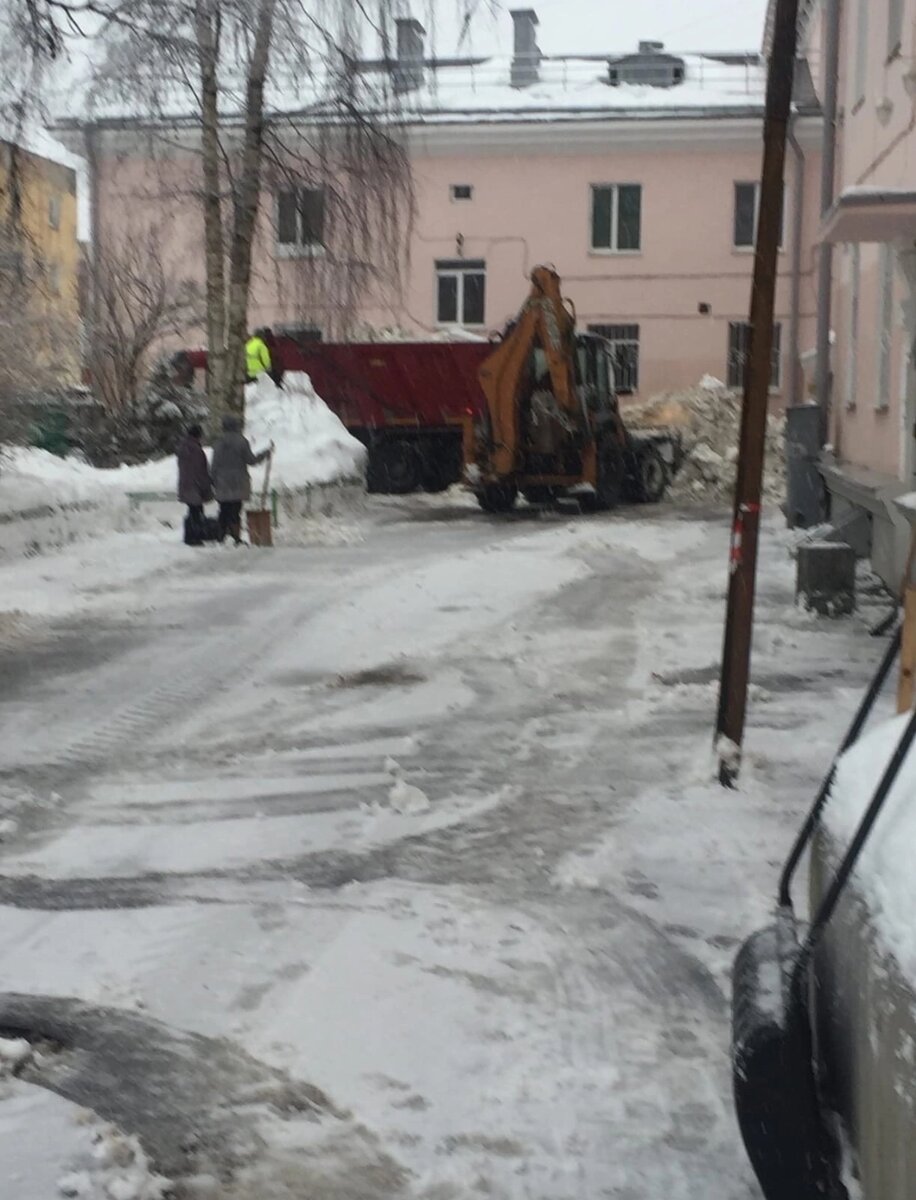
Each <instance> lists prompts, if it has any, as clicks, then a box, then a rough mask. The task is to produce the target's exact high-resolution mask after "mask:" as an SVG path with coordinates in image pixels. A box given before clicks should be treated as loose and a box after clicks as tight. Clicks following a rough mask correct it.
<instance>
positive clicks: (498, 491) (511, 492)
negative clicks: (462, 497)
mask: <svg viewBox="0 0 916 1200" xmlns="http://www.w3.org/2000/svg"><path fill="white" fill-rule="evenodd" d="M517 499H518V488H517V487H516V486H515V484H514V483H488V484H487V485H486V487H484V488H483V489H482V491H479V492H478V493H477V503H478V504H479V505H480V507H481V508H482V509H483V511H484V512H488V513H507V512H511V511H512V509H513V508H514V507H515V501H516V500H517Z"/></svg>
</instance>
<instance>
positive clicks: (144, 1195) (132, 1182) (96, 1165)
mask: <svg viewBox="0 0 916 1200" xmlns="http://www.w3.org/2000/svg"><path fill="white" fill-rule="evenodd" d="M57 1188H58V1191H59V1192H60V1194H61V1196H71V1197H76V1198H79V1200H164V1197H166V1196H169V1195H171V1192H172V1184H171V1181H170V1180H168V1179H165V1178H163V1176H161V1175H157V1174H155V1172H154V1171H153V1170H152V1169H151V1167H150V1162H149V1159H148V1158H147V1156H146V1153H145V1151H144V1150H143V1147H142V1146H141V1145H140V1143H139V1142H138V1141H137V1139H136V1138H135V1137H128V1136H127V1135H126V1134H123V1133H121V1132H120V1131H119V1130H118V1129H116V1128H115V1127H114V1126H113V1125H105V1126H103V1127H102V1128H101V1129H99V1130H97V1131H96V1132H95V1133H94V1134H93V1139H92V1149H91V1152H90V1161H89V1162H88V1163H87V1165H86V1166H85V1167H81V1169H79V1170H76V1171H73V1172H71V1173H70V1174H68V1175H65V1176H63V1177H62V1178H61V1179H60V1180H58V1184H57Z"/></svg>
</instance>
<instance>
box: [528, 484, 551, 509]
mask: <svg viewBox="0 0 916 1200" xmlns="http://www.w3.org/2000/svg"><path fill="white" fill-rule="evenodd" d="M522 495H523V496H524V497H525V499H526V500H527V501H528V503H529V504H552V503H553V501H554V500H556V498H557V492H556V488H552V487H550V486H549V485H548V484H544V483H542V484H537V485H536V486H535V487H528V488H523V489H522Z"/></svg>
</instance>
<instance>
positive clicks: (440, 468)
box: [421, 458, 456, 492]
mask: <svg viewBox="0 0 916 1200" xmlns="http://www.w3.org/2000/svg"><path fill="white" fill-rule="evenodd" d="M449 475H450V472H449V470H448V465H447V464H446V463H442V462H436V461H430V460H429V459H428V458H427V460H426V462H425V463H424V464H423V476H422V480H421V482H422V484H423V491H424V492H446V491H448V489H449V488H450V487H451V486H452V483H453V482H456V481H455V480H453V479H451V478H449Z"/></svg>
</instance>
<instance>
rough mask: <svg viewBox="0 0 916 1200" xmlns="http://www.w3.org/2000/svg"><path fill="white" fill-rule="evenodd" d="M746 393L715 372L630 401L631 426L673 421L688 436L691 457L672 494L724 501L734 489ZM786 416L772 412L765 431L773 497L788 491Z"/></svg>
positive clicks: (767, 487) (768, 489)
mask: <svg viewBox="0 0 916 1200" xmlns="http://www.w3.org/2000/svg"><path fill="white" fill-rule="evenodd" d="M741 403H742V398H741V396H740V395H739V394H738V393H737V392H734V391H731V390H729V388H727V387H726V386H725V384H723V383H722V382H721V380H718V379H716V378H714V377H713V376H712V375H706V376H704V377H703V378H702V379H701V380H700V382H699V384H698V385H697V386H696V387H694V388H687V389H686V390H684V391H680V392H665V393H663V394H662V395H660V396H656V397H653V398H652V399H651V400H649V401H646V402H645V403H642V404H634V405H630V406H627V407H626V408H625V410H624V417H625V419H626V421H627V424H628V425H630V426H631V427H632V428H640V427H647V428H654V427H658V426H666V425H667V426H671V427H672V428H674V429H677V430H679V431H680V432H681V434H682V435H683V438H684V449H685V451H686V457H685V459H684V463H683V466H682V467H681V469H680V470H679V472H678V474H677V475H676V476H675V478H674V480H673V481H672V483H671V487H670V489H669V495H670V496H671V498H672V499H674V500H679V501H681V502H690V501H697V502H704V503H708V502H710V501H712V502H724V501H729V500H730V499H731V497H732V495H733V493H734V487H735V478H736V475H737V462H738V436H739V430H740V426H741ZM785 474H786V468H785V419H784V418H783V417H781V416H780V417H777V416H769V417H768V418H767V433H766V464H765V473H764V494H765V496H766V498H767V499H768V500H770V501H773V502H779V501H780V500H782V499H783V496H784V495H785Z"/></svg>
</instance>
